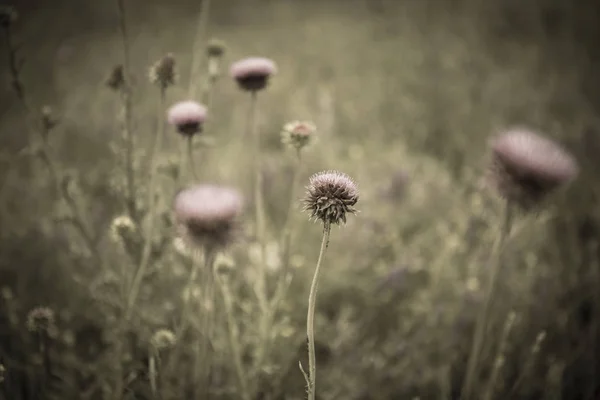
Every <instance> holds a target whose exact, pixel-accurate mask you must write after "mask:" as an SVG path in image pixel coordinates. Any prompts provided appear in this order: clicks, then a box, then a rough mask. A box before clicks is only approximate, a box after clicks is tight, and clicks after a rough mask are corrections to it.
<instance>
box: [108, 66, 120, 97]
mask: <svg viewBox="0 0 600 400" xmlns="http://www.w3.org/2000/svg"><path fill="white" fill-rule="evenodd" d="M106 86H108V87H109V88H110V89H112V90H115V91H116V90H121V89H123V88H124V87H125V72H124V70H123V65H121V64H119V65H115V66H114V67H113V69H112V71H111V72H110V75H109V76H108V79H107V80H106Z"/></svg>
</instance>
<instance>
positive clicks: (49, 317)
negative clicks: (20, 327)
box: [27, 307, 55, 333]
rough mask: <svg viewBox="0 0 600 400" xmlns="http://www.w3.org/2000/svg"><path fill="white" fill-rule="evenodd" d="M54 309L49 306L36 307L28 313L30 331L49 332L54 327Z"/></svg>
mask: <svg viewBox="0 0 600 400" xmlns="http://www.w3.org/2000/svg"><path fill="white" fill-rule="evenodd" d="M54 321H55V319H54V311H53V310H52V309H50V308H48V307H36V308H34V309H32V310H31V311H29V313H28V314H27V329H28V330H29V331H30V332H38V333H49V332H51V331H52V330H53V329H54Z"/></svg>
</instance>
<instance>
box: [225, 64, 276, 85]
mask: <svg viewBox="0 0 600 400" xmlns="http://www.w3.org/2000/svg"><path fill="white" fill-rule="evenodd" d="M230 73H231V77H232V78H233V79H235V80H236V81H237V83H238V85H239V87H240V88H241V89H242V90H247V91H252V92H255V91H258V90H262V89H264V88H265V87H267V84H268V82H269V78H270V77H271V76H272V75H275V74H276V73H277V65H275V63H274V62H273V61H271V60H269V59H268V58H261V57H250V58H244V59H243V60H240V61H237V62H235V63H233V64H232V65H231V68H230Z"/></svg>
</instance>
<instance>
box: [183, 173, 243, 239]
mask: <svg viewBox="0 0 600 400" xmlns="http://www.w3.org/2000/svg"><path fill="white" fill-rule="evenodd" d="M242 208H243V198H242V195H241V194H240V193H239V192H238V191H237V190H236V189H233V188H230V187H225V186H217V185H209V184H204V185H196V186H192V187H190V188H188V189H184V190H182V191H180V192H179V193H178V194H177V196H176V197H175V204H174V212H175V219H176V221H177V223H178V225H179V229H180V235H181V237H182V239H183V240H184V241H185V242H186V244H187V245H188V246H190V247H191V248H197V247H205V248H206V247H208V248H213V249H214V248H223V247H226V246H228V245H229V244H231V242H232V241H233V239H234V238H235V235H236V233H237V231H238V222H239V221H238V218H239V216H240V215H241V213H242Z"/></svg>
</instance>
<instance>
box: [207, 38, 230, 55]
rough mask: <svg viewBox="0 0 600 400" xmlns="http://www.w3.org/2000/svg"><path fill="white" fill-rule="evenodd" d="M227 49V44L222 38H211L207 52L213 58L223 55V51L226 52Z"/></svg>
mask: <svg viewBox="0 0 600 400" xmlns="http://www.w3.org/2000/svg"><path fill="white" fill-rule="evenodd" d="M226 49H227V46H226V45H225V42H224V41H222V40H220V39H210V41H209V42H208V45H207V46H206V54H207V55H208V56H209V57H211V58H212V57H217V58H218V57H222V56H223V53H225V50H226Z"/></svg>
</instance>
